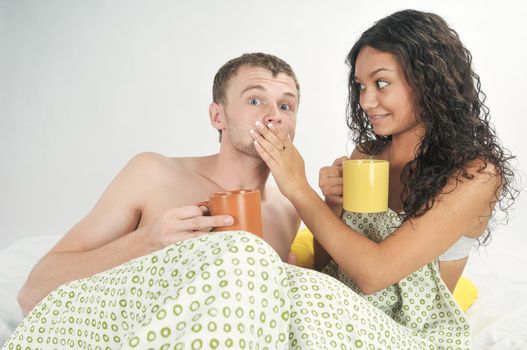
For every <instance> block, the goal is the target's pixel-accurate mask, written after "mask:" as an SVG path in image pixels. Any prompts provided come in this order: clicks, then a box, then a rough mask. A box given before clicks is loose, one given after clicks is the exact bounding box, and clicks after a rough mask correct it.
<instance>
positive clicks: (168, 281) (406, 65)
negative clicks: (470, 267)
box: [5, 11, 516, 349]
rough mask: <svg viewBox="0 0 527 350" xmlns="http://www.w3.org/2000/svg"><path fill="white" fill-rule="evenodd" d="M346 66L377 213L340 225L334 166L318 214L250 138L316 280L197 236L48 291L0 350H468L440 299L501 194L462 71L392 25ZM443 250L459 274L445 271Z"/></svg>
mask: <svg viewBox="0 0 527 350" xmlns="http://www.w3.org/2000/svg"><path fill="white" fill-rule="evenodd" d="M348 60H349V62H348V63H349V64H350V66H351V73H350V100H349V102H350V105H349V107H350V108H349V126H350V128H351V130H352V131H353V132H354V141H355V142H356V143H357V145H358V147H357V149H356V150H355V151H354V152H353V154H352V158H366V157H371V156H373V157H375V158H381V159H387V160H389V161H390V165H391V174H390V178H391V183H390V196H389V206H390V208H391V209H390V210H389V211H388V212H386V213H379V214H369V215H362V214H354V213H348V212H344V213H343V215H342V218H343V219H344V221H345V222H343V221H341V220H340V219H339V217H338V216H339V215H340V214H341V211H342V207H341V203H342V199H341V193H342V176H341V170H340V165H341V163H342V160H343V159H342V158H340V159H338V160H337V161H335V163H334V165H333V166H331V167H327V168H324V169H323V170H322V171H321V181H320V183H321V187H322V190H323V193H324V195H325V196H326V201H327V203H328V205H329V206H328V205H326V204H325V203H324V202H323V201H322V200H321V199H320V198H319V197H318V195H317V194H316V193H315V191H314V190H313V189H312V188H311V187H310V186H309V184H308V182H307V180H306V176H305V172H304V166H303V160H302V157H301V156H300V154H299V153H298V151H297V150H296V148H295V147H294V146H293V145H292V143H291V141H290V139H289V137H288V135H287V133H286V132H284V131H283V130H282V129H281V127H280V124H279V123H276V124H271V125H269V126H265V125H262V124H261V123H258V124H257V125H256V127H255V129H254V130H252V131H251V135H253V138H254V140H255V147H256V150H257V151H258V153H259V154H260V155H261V157H262V159H263V160H264V161H265V162H266V163H267V164H268V166H269V167H270V169H271V171H272V173H273V176H274V178H275V180H276V182H277V184H278V186H279V188H280V190H281V191H282V193H283V194H284V195H285V196H287V197H288V198H289V200H290V201H291V202H292V203H293V205H294V206H295V207H296V209H297V211H298V213H299V214H300V215H301V217H302V219H303V220H304V222H305V223H306V225H307V226H308V227H309V228H310V229H311V231H312V232H313V234H314V236H315V238H316V240H317V242H318V245H319V247H318V249H317V262H318V264H319V267H320V268H322V267H324V266H325V268H324V272H326V273H327V274H322V273H320V272H317V271H313V270H307V269H302V268H299V267H296V266H292V265H288V264H284V263H282V262H281V260H280V258H279V256H278V255H277V254H276V252H274V251H273V249H272V248H271V247H270V246H269V245H267V244H266V243H265V242H264V241H263V240H262V239H260V238H258V237H256V236H254V235H251V234H249V233H246V232H219V233H213V234H210V235H204V236H202V237H199V238H195V239H188V240H184V241H180V242H178V243H176V244H174V245H171V246H168V247H166V248H165V249H161V250H159V251H156V252H154V253H152V254H150V255H146V256H143V257H141V258H138V259H135V260H132V261H130V262H128V263H126V264H123V265H121V266H118V267H116V268H114V269H112V270H109V271H106V272H103V273H100V274H97V275H95V276H92V277H90V278H87V279H83V280H78V281H73V282H70V283H67V284H65V285H63V286H61V287H59V288H58V289H56V290H55V291H54V292H52V293H51V294H50V295H49V296H48V297H47V298H45V299H44V300H43V301H42V302H40V304H38V305H37V306H36V307H35V308H34V309H33V310H32V311H31V313H30V314H28V316H27V317H26V318H25V319H24V321H23V322H22V323H21V324H20V325H19V326H18V328H17V330H16V331H15V332H14V333H13V335H12V336H11V338H10V339H9V340H8V342H7V343H6V344H5V349H15V348H17V346H20V345H21V344H22V345H23V348H26V347H28V348H57V347H58V348H85V349H106V348H109V349H113V348H120V349H132V348H137V349H147V348H155V349H184V348H185V349H208V348H211V349H214V348H222V349H223V348H236V349H243V348H251V349H283V348H288V349H327V348H329V349H349V348H354V349H355V348H367V349H379V348H380V349H435V348H451V349H469V348H470V330H469V329H470V327H469V325H468V323H467V320H466V318H465V317H464V315H463V313H462V312H461V311H460V309H459V308H458V306H457V305H456V304H455V302H454V300H453V298H452V295H451V293H450V291H449V288H450V289H451V288H453V286H454V285H455V283H456V281H457V278H458V277H459V274H460V273H461V271H462V270H463V267H464V264H465V262H466V258H464V257H465V256H466V254H467V253H468V249H467V245H466V244H465V243H461V246H459V243H458V242H460V240H461V242H463V240H467V239H468V240H469V242H471V241H470V240H473V239H476V238H479V237H482V234H483V233H484V232H485V229H486V226H487V222H488V219H489V218H490V216H491V214H492V213H493V211H494V207H495V204H496V203H498V202H499V203H500V205H501V204H502V203H505V204H507V203H508V202H507V200H509V202H510V201H512V200H513V199H514V196H515V194H516V193H515V192H514V190H513V189H512V187H511V181H512V172H511V170H510V167H509V164H508V160H509V159H510V158H511V157H509V156H507V155H506V154H505V152H504V151H503V150H502V148H501V147H500V146H499V145H498V144H497V141H496V138H495V135H494V133H493V131H492V130H491V128H490V127H489V125H488V120H487V118H488V112H487V110H486V108H485V107H484V105H483V103H482V102H481V101H480V100H479V93H480V91H479V80H478V78H477V76H476V75H475V74H474V73H473V72H472V70H471V68H470V55H469V53H468V51H467V50H466V49H464V48H463V46H462V45H461V43H460V42H459V39H458V38H457V35H456V34H455V33H454V32H453V31H452V30H451V29H449V28H448V26H447V25H446V24H445V22H444V21H443V20H442V19H441V18H439V17H438V16H436V15H432V14H427V13H422V12H417V11H402V12H399V13H395V14H393V15H391V16H388V17H386V18H385V19H382V20H381V21H379V22H378V23H377V24H375V25H374V26H373V27H372V28H370V29H369V30H368V31H366V32H365V33H364V34H363V35H362V37H361V38H360V39H359V41H358V42H357V43H356V44H355V46H354V47H353V48H352V50H351V52H350V54H349V57H348ZM474 80H475V82H476V85H474V84H475V82H474ZM260 102H262V101H260V99H258V98H257V97H251V98H250V100H249V101H247V103H250V105H251V106H252V107H251V108H255V111H257V110H260V111H261V113H262V114H264V113H273V111H274V112H276V108H287V105H285V107H284V105H279V106H276V105H272V106H270V104H266V103H263V102H262V103H260ZM330 207H331V208H332V209H333V211H332V210H331V209H330ZM398 212H404V214H402V215H401V216H402V217H399V216H398V215H397V214H396V213H398ZM335 214H338V215H335ZM357 219H361V220H362V221H363V222H364V221H366V223H371V224H372V227H374V228H375V230H374V231H375V234H376V237H375V239H376V240H373V239H370V238H368V237H365V236H363V235H362V233H363V232H360V231H361V230H360V227H359V226H358V225H357V223H356V222H354V220H357ZM453 246H456V251H459V250H461V251H462V252H463V254H461V255H462V258H461V259H459V258H456V259H455V260H453V261H452V259H451V258H449V257H451V256H452V254H451V253H452V252H450V253H449V254H446V255H444V253H445V252H448V251H450V250H451V247H453ZM441 256H446V258H445V259H442V258H441ZM456 256H459V254H456ZM438 261H439V262H438ZM328 274H329V275H332V276H333V277H335V278H332V277H330V276H328Z"/></svg>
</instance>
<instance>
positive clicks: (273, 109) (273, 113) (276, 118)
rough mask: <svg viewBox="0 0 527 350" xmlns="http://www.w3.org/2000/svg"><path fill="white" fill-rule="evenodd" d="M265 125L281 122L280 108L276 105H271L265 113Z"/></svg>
mask: <svg viewBox="0 0 527 350" xmlns="http://www.w3.org/2000/svg"><path fill="white" fill-rule="evenodd" d="M264 122H265V125H268V124H269V123H278V124H280V123H281V122H282V114H281V113H280V108H278V106H277V105H271V106H269V107H268V108H267V110H266V111H265V117H264Z"/></svg>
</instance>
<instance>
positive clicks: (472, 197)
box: [253, 126, 500, 294]
mask: <svg viewBox="0 0 527 350" xmlns="http://www.w3.org/2000/svg"><path fill="white" fill-rule="evenodd" d="M259 131H260V133H259V134H257V135H255V134H256V133H253V135H254V136H253V137H254V138H255V140H256V141H257V142H256V143H255V145H256V149H257V150H258V152H259V153H260V155H261V156H262V159H264V161H265V162H266V163H267V165H268V166H269V168H270V169H271V172H272V174H273V176H274V178H275V181H276V183H277V184H278V186H279V188H280V190H281V191H282V193H283V194H284V195H285V196H286V197H287V198H288V199H289V200H290V201H291V203H293V205H294V206H295V208H296V209H297V211H298V213H299V215H300V217H301V218H302V220H303V221H304V223H305V224H306V226H307V227H308V228H309V229H310V230H311V232H312V233H313V235H314V236H315V238H316V240H317V241H318V242H319V243H320V245H321V246H322V247H323V248H324V249H325V250H326V251H327V252H328V253H329V254H330V255H331V257H332V258H333V259H334V260H335V262H336V263H337V264H338V265H339V266H340V267H341V268H342V269H343V271H344V272H345V273H346V274H347V275H348V276H349V277H350V278H351V279H353V280H354V281H355V283H356V284H357V285H358V287H359V288H360V289H361V291H362V292H363V293H365V294H371V293H374V292H376V291H378V290H381V289H383V288H385V287H387V286H389V285H391V284H393V283H395V282H397V281H399V280H401V279H402V278H404V277H406V276H408V275H409V274H410V273H412V272H414V271H415V270H417V269H419V268H420V267H422V266H424V265H426V264H427V263H429V262H431V261H433V260H434V259H436V258H437V257H438V256H439V255H441V254H442V253H443V252H445V251H446V250H447V249H448V248H449V247H450V246H452V245H453V244H454V243H455V242H456V241H457V240H458V239H459V238H460V237H461V236H462V235H464V234H466V233H468V232H472V231H475V230H481V228H482V227H484V226H485V225H486V224H487V221H488V218H489V216H490V214H491V213H492V204H493V203H494V202H495V197H496V190H497V188H498V186H499V182H500V181H499V177H498V176H496V175H495V174H494V173H493V169H492V167H491V165H490V164H489V167H488V168H487V171H486V172H485V173H479V172H478V171H477V169H479V166H478V165H476V164H475V165H474V166H471V167H469V168H468V169H467V171H468V172H469V173H470V174H471V175H473V176H474V178H473V179H472V180H468V179H463V180H462V181H461V182H459V183H458V182H457V181H456V179H455V177H453V178H452V179H451V180H450V181H449V183H448V184H447V186H445V190H444V191H443V194H442V195H440V196H439V197H438V198H437V199H436V202H435V204H434V205H433V207H432V208H431V209H430V210H429V211H427V212H426V213H425V214H424V215H422V216H421V217H418V218H414V219H412V220H409V221H407V222H405V223H404V224H403V225H402V226H401V227H399V228H398V229H397V230H396V231H395V232H394V233H393V234H392V235H391V236H390V237H389V238H387V239H385V240H384V241H382V242H380V243H375V242H373V241H371V240H369V239H368V238H366V237H363V236H362V235H361V234H359V233H358V232H356V231H354V230H352V229H351V228H349V227H348V226H347V225H346V224H344V223H343V222H342V221H340V219H338V218H337V217H336V216H335V214H334V213H333V212H332V211H331V209H330V208H328V206H327V205H326V204H325V203H324V202H323V201H322V199H321V198H320V197H319V196H318V195H317V194H316V192H315V191H314V190H313V189H312V188H311V187H310V186H309V184H308V182H307V179H306V177H305V171H304V163H303V159H302V157H301V156H300V154H299V153H298V151H297V150H296V148H294V146H293V145H292V144H291V143H290V141H289V140H288V139H287V135H285V136H284V135H283V134H281V130H279V128H278V127H277V126H273V127H271V129H270V130H269V129H268V128H265V129H259ZM275 133H276V135H275ZM279 144H285V146H286V148H285V150H283V151H280V149H281V147H280V146H275V145H279Z"/></svg>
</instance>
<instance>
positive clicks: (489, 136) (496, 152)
mask: <svg viewBox="0 0 527 350" xmlns="http://www.w3.org/2000/svg"><path fill="white" fill-rule="evenodd" d="M366 46H369V47H371V48H374V49H376V50H379V51H382V52H388V53H391V54H393V55H394V57H395V58H396V59H397V61H398V62H399V64H400V65H401V67H402V70H403V72H404V76H405V78H406V80H407V82H408V83H409V85H410V86H411V88H412V92H413V95H414V100H415V104H416V106H415V110H416V115H417V118H418V120H419V122H421V123H422V124H423V125H424V127H425V129H426V133H425V136H424V137H423V138H422V141H421V143H420V144H419V146H418V149H417V150H416V157H415V159H414V160H412V161H410V162H408V163H407V164H406V165H405V166H404V168H403V170H402V172H401V184H402V188H403V190H402V194H401V200H402V202H403V210H404V213H405V214H404V216H403V219H405V220H407V219H411V218H413V217H418V216H421V215H423V214H424V213H425V212H426V211H427V210H429V209H430V208H431V207H432V206H433V204H434V202H435V198H436V197H437V195H439V194H440V193H441V191H442V190H443V188H444V187H445V185H446V184H447V181H448V179H449V178H450V177H451V176H453V175H456V176H457V177H456V179H457V181H458V182H459V181H461V180H462V178H465V179H468V180H470V179H472V178H473V176H471V175H470V174H469V173H468V172H467V171H466V170H465V169H466V167H467V165H468V163H469V162H471V161H473V160H476V159H478V160H482V161H483V166H481V168H480V169H479V171H480V172H482V171H483V170H484V169H485V168H486V167H487V163H491V164H493V165H494V167H495V172H496V174H497V175H498V176H499V178H500V181H501V186H500V187H499V190H498V192H499V193H498V192H497V193H496V201H497V202H499V205H498V208H499V209H500V210H503V211H506V210H507V209H508V208H509V207H510V206H511V205H512V203H513V202H514V200H515V198H516V196H517V195H518V192H519V191H518V190H516V189H515V188H514V187H513V180H514V171H513V169H512V167H511V165H510V160H511V159H513V158H514V156H512V155H511V154H510V152H508V151H507V150H506V149H504V148H503V147H502V146H501V144H500V142H499V140H498V139H497V137H496V133H495V131H494V129H493V127H492V126H491V125H490V123H489V119H490V115H489V109H488V108H487V107H486V106H485V104H484V101H485V94H484V93H483V92H482V91H481V83H480V80H479V76H478V75H477V74H476V73H475V72H474V71H473V70H472V56H471V54H470V52H469V51H468V50H467V49H466V48H465V47H464V46H463V44H462V43H461V41H460V40H459V36H458V34H457V33H456V32H455V31H454V30H453V29H451V28H450V27H449V26H448V25H447V23H446V22H445V21H444V20H443V19H442V18H441V17H439V16H438V15H435V14H432V13H425V12H419V11H415V10H405V11H400V12H396V13H394V14H392V15H390V16H388V17H385V18H383V19H381V20H380V21H378V22H377V23H375V24H374V25H373V26H372V27H371V28H369V29H368V30H366V31H365V32H364V33H363V34H362V36H361V37H360V38H359V40H358V41H357V42H356V43H355V45H354V46H353V48H352V49H351V51H350V52H349V54H348V56H347V64H348V65H349V66H350V74H349V87H348V88H349V101H348V108H347V124H348V126H349V128H350V129H351V138H352V141H353V142H354V143H355V144H356V145H357V146H358V147H359V150H361V151H362V152H363V153H366V154H369V155H375V154H378V153H379V152H381V151H382V150H384V149H385V148H386V147H387V146H388V145H389V144H390V142H391V136H382V135H377V134H375V132H374V131H373V129H372V126H371V123H370V122H369V119H368V116H367V115H366V113H365V112H364V110H363V109H362V108H361V106H360V104H359V97H360V91H359V87H358V84H355V81H354V80H355V62H356V60H357V56H358V54H359V52H360V51H361V49H362V48H363V47H366ZM488 233H489V231H487V235H485V236H484V237H485V239H484V240H486V238H488Z"/></svg>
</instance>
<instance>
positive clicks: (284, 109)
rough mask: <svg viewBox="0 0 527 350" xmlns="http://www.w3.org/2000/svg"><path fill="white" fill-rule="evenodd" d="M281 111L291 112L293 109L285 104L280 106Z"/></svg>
mask: <svg viewBox="0 0 527 350" xmlns="http://www.w3.org/2000/svg"><path fill="white" fill-rule="evenodd" d="M280 109H281V110H282V111H289V110H290V109H291V107H289V105H288V104H285V103H284V104H281V105H280Z"/></svg>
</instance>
